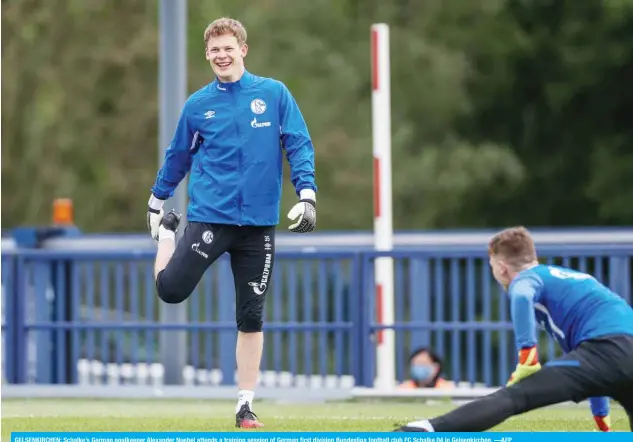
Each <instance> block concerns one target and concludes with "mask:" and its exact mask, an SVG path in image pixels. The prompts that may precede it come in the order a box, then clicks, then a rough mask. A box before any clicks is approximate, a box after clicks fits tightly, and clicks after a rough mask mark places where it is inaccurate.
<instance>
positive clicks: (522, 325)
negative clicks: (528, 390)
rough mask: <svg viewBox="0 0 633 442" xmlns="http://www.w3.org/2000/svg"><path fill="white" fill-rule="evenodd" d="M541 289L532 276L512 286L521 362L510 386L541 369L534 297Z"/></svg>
mask: <svg viewBox="0 0 633 442" xmlns="http://www.w3.org/2000/svg"><path fill="white" fill-rule="evenodd" d="M539 289H540V288H539V282H538V281H535V280H534V279H532V278H525V279H521V280H518V281H516V282H514V283H513V284H512V285H511V286H510V290H509V295H510V309H511V314H512V324H513V327H514V336H515V343H516V347H517V351H518V353H519V362H518V364H517V366H516V368H515V370H514V372H513V373H512V375H511V376H510V380H509V381H508V383H507V384H506V385H508V386H510V385H513V384H515V383H517V382H519V381H521V379H525V378H526V377H528V376H531V375H533V374H534V373H536V372H537V371H539V370H540V369H541V364H540V363H539V358H538V347H537V344H538V341H537V339H536V319H535V316H534V298H535V297H536V295H537V293H538V290H539Z"/></svg>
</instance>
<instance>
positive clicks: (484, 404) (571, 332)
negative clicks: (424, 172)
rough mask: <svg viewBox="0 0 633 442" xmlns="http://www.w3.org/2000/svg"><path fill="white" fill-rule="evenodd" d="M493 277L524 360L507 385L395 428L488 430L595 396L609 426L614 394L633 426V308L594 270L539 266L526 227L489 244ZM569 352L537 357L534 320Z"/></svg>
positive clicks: (603, 427) (599, 415)
mask: <svg viewBox="0 0 633 442" xmlns="http://www.w3.org/2000/svg"><path fill="white" fill-rule="evenodd" d="M489 254H490V266H491V267H492V272H493V274H494V277H495V279H496V280H497V281H498V282H499V283H500V284H501V285H503V286H504V288H505V289H506V290H507V291H508V294H509V296H510V304H511V313H512V323H513V325H514V331H515V337H516V346H517V351H518V354H519V363H518V365H517V366H516V370H515V371H514V373H513V374H512V376H511V377H510V380H509V381H508V384H507V386H506V387H505V388H501V389H500V390H498V391H496V392H495V393H493V394H491V395H488V396H485V397H483V398H481V399H478V400H475V401H472V402H470V403H468V404H466V405H463V406H461V407H459V408H457V409H455V410H453V411H451V412H450V413H447V414H445V415H443V416H439V417H436V418H434V419H429V420H421V421H417V422H411V423H409V424H407V425H405V426H403V427H400V428H399V429H397V430H395V431H407V432H408V431H427V432H432V431H435V432H469V431H471V432H472V431H484V430H487V429H490V428H492V427H494V426H495V425H498V424H500V423H501V422H503V421H505V420H506V419H508V418H510V417H512V416H516V415H518V414H521V413H525V412H527V411H530V410H534V409H536V408H541V407H545V406H547V405H552V404H557V403H561V402H567V401H573V402H581V401H583V400H585V399H589V401H590V406H591V411H592V412H593V416H594V420H595V422H596V425H597V427H598V429H599V430H600V431H611V422H610V418H609V398H613V399H615V400H616V401H618V402H619V403H620V404H621V405H622V406H623V407H624V409H625V411H626V413H627V414H628V417H629V423H630V425H631V430H632V431H633V308H631V306H630V305H628V304H627V303H626V301H625V300H624V299H623V298H622V297H620V296H618V295H617V294H615V293H613V292H612V291H610V290H609V289H608V288H606V287H605V286H604V285H602V284H601V283H600V282H598V281H597V280H596V279H595V278H594V277H593V276H591V275H587V274H585V273H581V272H577V271H574V270H570V269H566V268H562V267H557V266H550V265H544V264H539V262H538V260H537V256H536V250H535V247H534V242H533V241H532V238H531V237H530V234H529V232H528V231H527V230H526V229H525V228H523V227H517V228H510V229H506V230H504V231H502V232H500V233H498V234H497V235H496V236H494V237H493V238H492V239H491V241H490V244H489ZM537 324H539V325H540V326H541V327H543V328H544V329H545V330H546V331H547V332H548V333H549V334H550V335H551V336H552V337H553V338H554V339H556V341H557V342H558V343H559V344H560V346H561V348H562V349H563V351H564V355H563V356H562V357H561V358H559V359H556V360H553V361H550V362H548V363H546V364H545V365H544V366H543V367H541V364H540V363H539V355H538V348H537V339H536V325H537Z"/></svg>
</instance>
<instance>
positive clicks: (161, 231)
mask: <svg viewBox="0 0 633 442" xmlns="http://www.w3.org/2000/svg"><path fill="white" fill-rule="evenodd" d="M179 223H180V215H178V214H176V213H175V212H173V211H172V212H169V213H168V214H167V215H165V216H164V217H163V219H162V220H161V222H160V226H159V227H158V250H157V251H156V261H155V262H154V280H156V279H157V278H158V274H159V273H160V272H162V271H163V270H165V267H167V264H169V261H170V260H171V257H172V255H173V254H174V251H175V250H176V230H177V229H178V224H179Z"/></svg>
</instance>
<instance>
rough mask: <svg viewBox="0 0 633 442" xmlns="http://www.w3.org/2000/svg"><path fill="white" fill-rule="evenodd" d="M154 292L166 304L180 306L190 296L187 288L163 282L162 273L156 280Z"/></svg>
mask: <svg viewBox="0 0 633 442" xmlns="http://www.w3.org/2000/svg"><path fill="white" fill-rule="evenodd" d="M156 290H157V291H158V297H159V298H160V299H161V300H162V301H163V302H165V303H167V304H180V303H181V302H184V301H185V300H186V299H187V298H188V297H189V295H191V293H190V292H189V290H187V288H183V287H182V286H181V285H179V284H173V283H169V282H166V281H164V280H163V272H162V271H161V272H160V273H159V274H158V278H157V279H156Z"/></svg>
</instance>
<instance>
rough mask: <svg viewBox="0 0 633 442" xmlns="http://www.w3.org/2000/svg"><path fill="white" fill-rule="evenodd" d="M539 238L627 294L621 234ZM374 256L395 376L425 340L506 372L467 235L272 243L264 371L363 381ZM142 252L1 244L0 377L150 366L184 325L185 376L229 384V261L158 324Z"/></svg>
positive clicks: (497, 326) (461, 361)
mask: <svg viewBox="0 0 633 442" xmlns="http://www.w3.org/2000/svg"><path fill="white" fill-rule="evenodd" d="M539 252H540V254H541V256H542V257H543V260H544V261H547V262H550V263H554V264H560V265H564V266H567V267H572V268H577V269H579V270H583V271H588V272H590V273H593V274H595V275H596V276H597V277H598V279H600V280H602V281H604V282H605V283H607V285H609V286H610V287H611V288H612V289H614V290H615V291H617V292H618V293H619V294H621V295H622V296H623V297H624V298H625V299H627V300H628V301H629V302H631V301H632V300H633V299H632V293H631V284H632V273H631V272H632V266H633V244H632V245H606V246H605V245H583V246H577V247H560V246H559V247H555V246H545V247H541V248H540V249H539ZM379 256H388V257H391V258H392V259H393V263H394V276H395V287H394V298H395V305H394V308H395V319H396V321H395V324H394V325H393V326H391V327H388V328H391V329H393V330H394V333H395V335H396V355H395V357H396V367H397V377H398V379H399V380H404V379H405V378H406V375H407V373H406V361H407V358H408V356H409V353H410V352H411V351H412V350H413V349H414V348H416V347H419V346H427V347H430V348H432V349H434V350H435V351H436V352H437V353H439V354H440V355H441V356H442V358H443V359H444V374H445V376H446V377H448V378H450V379H452V380H455V381H458V382H459V381H461V382H467V383H470V384H475V383H477V384H484V385H487V386H492V385H499V384H501V383H503V382H505V380H506V379H507V377H508V376H509V373H510V370H511V369H512V366H513V365H514V364H515V351H514V344H513V335H512V331H511V326H510V323H509V311H508V304H507V300H506V297H505V296H503V295H502V293H501V291H500V289H499V287H498V285H497V284H496V283H495V282H494V280H493V279H492V275H491V273H490V270H489V268H488V263H487V256H486V254H485V250H482V249H481V248H480V247H470V246H463V247H454V246H450V247H436V248H434V249H425V250H401V251H394V252H390V253H377V252H372V251H331V252H317V253H301V252H290V251H282V252H279V253H278V254H277V257H276V263H275V268H274V270H273V281H274V284H273V285H272V286H271V289H270V291H269V293H268V295H267V296H268V300H267V303H266V312H265V324H266V325H265V330H266V346H265V353H264V356H263V360H262V370H263V371H264V372H266V373H271V374H272V375H273V377H274V379H273V380H272V381H271V382H272V383H273V384H277V385H279V384H286V385H299V384H300V383H301V382H310V381H311V380H314V379H320V382H324V381H323V379H326V378H327V379H328V380H331V381H332V382H333V385H339V384H340V382H339V381H340V380H341V379H343V378H346V379H352V380H353V382H355V384H356V385H366V386H370V385H372V384H373V379H374V377H375V365H376V364H375V335H376V333H377V331H378V330H381V329H384V328H386V327H385V326H382V325H380V324H378V323H377V319H376V306H375V299H374V298H375V288H374V260H375V258H377V257H379ZM153 258H154V253H153V252H152V251H149V250H147V251H136V252H126V251H102V252H90V251H88V252H83V251H68V252H64V251H56V250H55V251H52V250H23V249H16V250H13V251H4V250H3V254H2V286H3V299H2V301H3V302H2V305H3V312H2V313H3V315H2V331H3V339H4V342H3V344H4V345H3V348H4V351H5V354H4V358H3V360H4V367H3V375H4V377H5V379H6V380H7V381H8V382H11V383H60V384H74V383H84V382H102V381H103V380H104V379H105V378H106V377H108V376H115V377H116V376H119V381H120V379H122V378H123V377H125V376H124V374H122V373H123V371H125V370H121V367H127V368H126V369H129V370H136V372H135V373H137V372H138V373H140V371H142V370H144V371H148V370H150V371H151V370H152V369H153V368H156V367H155V366H156V365H157V364H158V361H159V357H158V353H159V348H158V343H159V333H161V332H166V331H168V332H184V333H185V334H186V342H187V349H188V360H187V366H188V369H189V371H190V372H191V373H194V374H193V375H192V376H193V377H192V380H191V382H193V383H212V384H226V385H232V384H234V376H235V369H236V367H235V358H234V351H235V337H236V330H235V307H234V302H235V296H234V285H233V276H232V274H231V272H230V263H229V262H228V260H227V259H226V257H222V258H221V259H220V260H219V261H218V262H217V263H215V264H214V265H213V266H211V268H210V269H209V271H208V272H207V273H206V274H205V275H204V278H203V280H202V281H201V283H200V284H199V285H198V287H197V288H196V291H195V292H194V294H193V295H192V296H191V298H189V300H188V301H187V304H186V308H187V315H188V317H187V322H186V323H176V324H165V323H162V322H161V321H160V315H159V300H158V298H157V296H156V294H155V286H154V281H153ZM542 345H543V346H544V347H545V355H546V356H547V357H549V358H551V357H554V356H555V355H556V354H557V349H556V347H555V345H553V343H552V342H551V341H550V340H549V339H547V338H545V337H544V338H543V342H542ZM86 367H87V368H86ZM97 368H98V369H97ZM141 368H142V370H141ZM86 370H87V371H86ZM113 373H114V374H113ZM138 373H137V374H138ZM139 376H140V375H139ZM128 379H129V382H141V381H139V380H138V377H137V378H134V376H132V377H131V378H130V377H129V376H128ZM126 382H127V381H126Z"/></svg>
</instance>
